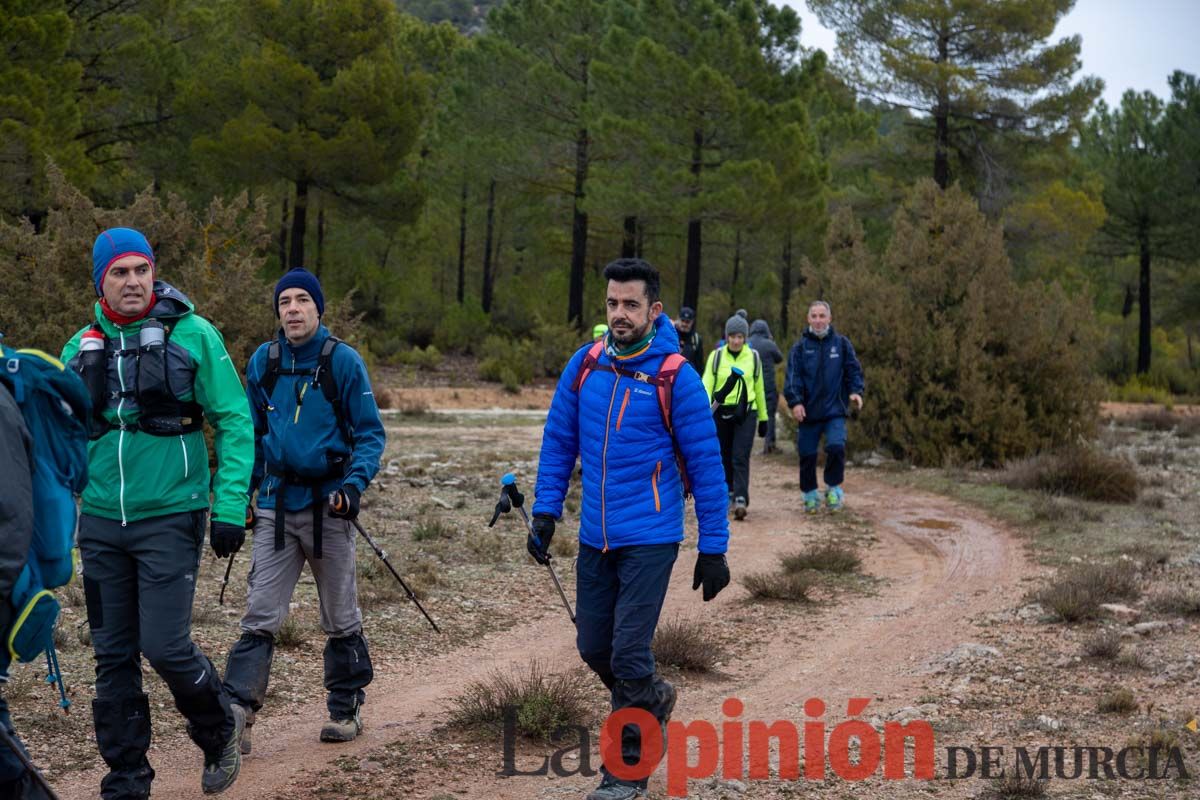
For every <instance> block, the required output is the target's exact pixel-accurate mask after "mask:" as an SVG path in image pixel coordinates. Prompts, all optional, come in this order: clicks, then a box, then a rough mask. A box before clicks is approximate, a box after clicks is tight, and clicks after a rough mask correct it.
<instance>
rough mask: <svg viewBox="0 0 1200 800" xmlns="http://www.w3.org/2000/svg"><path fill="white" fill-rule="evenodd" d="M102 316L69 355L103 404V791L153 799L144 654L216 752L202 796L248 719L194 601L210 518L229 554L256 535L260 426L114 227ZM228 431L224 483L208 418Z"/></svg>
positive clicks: (96, 273)
mask: <svg viewBox="0 0 1200 800" xmlns="http://www.w3.org/2000/svg"><path fill="white" fill-rule="evenodd" d="M92 280H93V283H94V285H95V289H96V294H97V295H98V297H99V300H98V301H97V303H96V309H95V318H96V321H95V322H94V323H93V324H91V325H88V326H87V327H85V328H83V329H82V330H80V331H79V332H78V333H76V334H75V336H73V337H72V338H71V341H69V342H68V343H67V345H66V347H65V348H64V349H63V354H62V360H63V361H65V362H68V364H69V365H70V366H71V368H73V369H76V370H78V371H79V373H80V374H81V375H82V377H83V380H84V383H85V384H86V385H87V386H88V390H89V393H90V394H91V396H92V400H93V405H94V407H95V408H94V412H95V414H94V418H93V420H92V426H93V431H92V436H93V441H92V443H91V445H90V446H89V447H88V473H89V476H90V481H89V483H88V486H87V489H86V490H85V491H84V493H83V507H82V515H81V517H80V522H79V536H78V539H79V550H80V555H81V556H82V558H83V589H84V595H85V598H86V601H87V611H88V624H89V626H90V627H91V635H92V647H93V649H94V650H95V655H96V699H95V700H93V701H92V714H93V717H94V722H95V728H96V743H97V745H98V746H99V749H100V755H101V756H102V757H103V758H104V761H105V763H107V764H108V767H109V773H108V775H107V776H105V777H104V779H103V780H102V781H101V784H100V796H101V797H103V798H105V799H106V800H116V799H117V798H122V799H124V798H145V797H149V796H150V783H151V781H152V780H153V778H154V770H153V769H152V768H151V766H150V763H149V761H148V760H147V759H146V750H147V748H149V746H150V706H149V701H148V699H147V697H146V695H145V693H144V692H143V691H142V671H141V656H142V655H143V654H144V655H145V656H146V658H147V660H149V662H150V665H151V666H152V667H154V670H155V671H156V672H158V674H159V675H160V676H161V677H162V679H163V680H164V681H165V682H166V684H167V686H168V687H169V688H170V689H171V693H172V694H173V695H174V697H175V706H176V708H178V709H179V711H180V712H181V713H182V714H183V715H184V717H186V718H187V721H188V724H187V730H188V734H189V735H190V736H191V738H192V741H194V742H195V743H196V745H197V746H198V747H199V748H200V749H201V750H202V751H203V753H204V771H203V773H202V776H201V788H202V789H203V791H204V792H205V793H206V794H215V793H217V792H222V791H224V790H225V789H227V788H229V786H231V785H232V784H233V782H234V780H236V778H237V774H238V770H239V768H240V766H241V753H240V749H239V739H240V737H241V732H242V727H243V724H244V722H245V720H244V717H243V716H242V714H241V713H240V711H241V709H240V708H237V707H235V706H233V705H231V703H230V698H229V695H228V693H227V692H226V691H225V689H224V688H223V686H222V684H221V678H220V674H219V673H218V672H217V670H215V669H214V668H213V665H212V662H210V661H209V660H208V658H207V657H206V656H205V655H204V654H203V653H202V652H201V651H200V649H199V648H198V647H196V645H195V644H194V643H193V642H192V639H191V622H192V600H193V597H194V595H195V588H196V575H197V570H198V568H199V564H200V556H201V553H202V551H203V545H204V529H205V523H206V517H207V515H208V511H209V508H210V500H209V494H210V491H211V494H212V500H211V509H212V524H211V530H210V534H209V536H210V542H211V544H212V548H213V551H214V552H215V553H216V554H217V555H218V556H220V557H222V558H223V557H226V556H229V555H232V554H233V553H235V552H237V550H238V548H240V547H241V545H242V542H243V541H244V539H245V535H246V533H245V524H246V490H247V488H248V486H249V484H250V470H251V467H252V466H253V463H254V429H253V427H252V425H251V422H250V410H249V407H248V405H247V402H246V395H245V393H244V392H243V390H242V384H241V380H240V379H239V377H238V374H237V370H236V368H235V367H234V365H233V361H232V360H231V359H230V357H229V354H228V353H227V352H226V350H225V343H224V340H223V339H222V338H221V334H220V332H218V331H217V329H216V328H214V327H213V325H212V323H210V322H209V321H208V320H206V319H204V318H203V317H200V316H198V315H197V314H196V313H195V312H194V310H193V307H192V304H191V302H190V301H189V300H188V299H187V297H185V296H184V295H183V294H182V293H181V292H180V291H179V290H178V289H176V288H175V287H173V286H170V285H169V284H166V283H163V282H162V281H156V280H155V264H154V252H153V250H152V249H151V248H150V244H149V242H147V241H146V238H145V237H144V236H143V235H142V234H141V233H139V232H137V231H134V230H131V229H129V228H111V229H109V230H106V231H104V232H103V233H101V234H100V236H99V237H97V239H96V244H95V246H94V247H93V249H92ZM205 419H207V420H208V422H209V424H211V425H212V427H213V429H214V431H215V432H216V437H215V443H216V461H217V469H216V473H215V475H210V473H209V468H208V463H209V460H208V448H207V446H206V444H205V441H204V430H203V429H204V421H205Z"/></svg>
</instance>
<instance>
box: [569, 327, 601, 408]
mask: <svg viewBox="0 0 1200 800" xmlns="http://www.w3.org/2000/svg"><path fill="white" fill-rule="evenodd" d="M603 352H604V340H603V339H601V340H600V341H598V342H594V343H593V344H592V346H591V347H589V348H588V351H587V355H585V356H584V357H583V363H582V364H580V365H579V372H576V373H575V382H574V383H573V384H572V385H571V391H573V392H575V393H576V394H579V390H580V389H582V388H583V382H584V381H586V380H587V379H588V376H589V375H591V374H592V372H593V371H594V370H595V369H596V365H597V364H598V363H600V354H601V353H603Z"/></svg>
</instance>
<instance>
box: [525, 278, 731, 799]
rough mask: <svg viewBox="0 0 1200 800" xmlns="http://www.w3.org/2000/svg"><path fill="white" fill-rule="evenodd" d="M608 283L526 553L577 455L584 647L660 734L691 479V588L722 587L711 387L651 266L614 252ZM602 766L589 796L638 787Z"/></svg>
mask: <svg viewBox="0 0 1200 800" xmlns="http://www.w3.org/2000/svg"><path fill="white" fill-rule="evenodd" d="M604 277H605V279H606V280H607V281H608V290H607V305H608V326H609V332H608V334H607V335H606V336H605V338H604V342H603V348H602V350H601V348H599V347H596V346H595V345H593V344H591V343H589V344H588V345H585V346H584V347H583V348H581V349H580V350H579V351H578V352H576V353H575V355H574V356H573V357H572V358H571V360H570V361H569V362H568V363H567V366H566V368H565V369H564V370H563V374H562V377H561V378H560V379H559V382H558V388H557V390H556V391H555V394H554V401H553V402H552V404H551V406H550V414H549V416H548V417H547V419H546V429H545V433H544V436H543V438H542V451H541V457H540V460H539V463H538V476H537V487H536V492H537V498H536V502H535V503H534V505H533V515H534V519H533V529H534V533H533V534H532V535H531V536H530V537H529V542H528V548H529V552H530V554H531V555H532V556H533V557H534V559H536V560H537V561H538V562H539V563H543V564H545V563H549V554H548V548H549V546H550V541H551V538H552V537H553V536H554V527H555V520H557V519H558V518H559V517H561V516H562V508H563V498H564V496H565V495H566V492H567V484H568V482H569V480H570V477H571V473H572V471H573V470H574V468H575V460H576V458H579V459H581V461H582V464H583V508H582V512H581V515H580V525H579V559H578V562H577V567H576V569H577V585H576V605H577V620H576V623H577V634H576V637H577V638H576V644H577V646H578V648H579V655H580V656H581V657H582V658H583V660H584V662H585V663H586V664H587V665H588V666H589V667H591V669H592V670H593V671H594V672H595V673H596V674H597V675H599V676H600V680H601V681H603V682H604V685H605V686H606V687H607V688H608V689H609V691H610V692H611V696H612V709H613V711H617V710H619V709H622V708H640V709H643V710H645V711H648V712H649V713H650V714H652V715H653V716H654V717H655V718H656V719H657V720H658V721H659V723H660V724H661V725H662V726H663V730H664V731H665V726H666V722H667V720H668V719H669V718H670V715H671V711H672V709H673V708H674V707H675V697H676V694H675V688H674V687H673V686H671V684H669V683H667V682H666V681H665V680H663V679H662V678H661V677H659V676H658V674H657V673H656V671H655V663H654V654H653V653H652V652H651V649H650V642H651V640H652V639H653V638H654V629H655V628H656V627H657V625H658V616H659V613H660V611H661V610H662V605H663V601H664V599H665V598H666V593H667V585H668V583H669V581H670V578H671V569H672V567H673V566H674V564H675V558H676V556H677V555H678V553H679V543H680V542H681V541H682V540H683V520H684V492H685V485H690V487H691V491H692V494H693V495H694V496H695V498H696V516H697V519H698V520H699V524H700V539H699V544H698V550H699V554H698V556H697V559H696V567H695V571H694V573H693V582H692V583H693V585H692V588H693V589H697V588H699V587H700V586H703V587H704V592H703V597H704V599H705V600H706V601H707V600H711V599H713V598H714V597H716V596H717V593H718V592H720V591H721V589H723V588H724V587H725V586H726V585H727V584H728V583H729V566H728V564H727V563H726V561H725V550H726V547H727V545H728V542H729V523H728V519H727V514H728V510H729V509H728V503H729V500H728V497H727V494H726V490H725V473H724V469H723V468H722V466H721V450H720V446H719V445H718V443H717V431H716V427H715V425H714V423H713V420H712V415H711V414H710V413H709V404H708V395H707V393H706V392H705V391H704V386H703V385H702V384H701V382H700V376H699V375H697V374H696V371H695V370H694V369H693V368H692V367H691V366H690V365H689V364H687V363H686V362H685V361H684V360H683V359H682V358H681V357H680V356H679V355H678V353H679V339H678V338H677V337H676V334H675V328H674V326H673V325H672V324H671V321H670V320H669V319H667V317H666V315H665V314H663V313H662V303H661V302H660V301H659V277H658V272H657V271H656V270H655V269H654V268H653V267H651V266H650V265H649V264H648V263H646V262H645V261H642V260H641V259H620V260H618V261H614V262H612V263H611V264H609V265H608V266H607V267H606V268H605V269H604ZM664 364H667V365H669V366H668V368H667V369H664ZM670 369H678V372H676V373H675V377H674V380H673V382H672V384H671V387H670V389H671V391H670V398H671V399H670V404H669V407H664V404H663V399H662V398H663V393H662V392H661V391H660V389H659V386H658V384H657V383H656V380H657V378H658V376H659V373H660V371H663V373H664V374H666V373H667V372H668V371H669V370H670ZM664 416H667V417H668V418H669V420H670V423H671V425H670V429H668V427H667V425H666V419H665V418H664ZM681 470H682V471H683V472H686V480H687V484H685V476H684V475H683V474H682V472H681ZM621 753H622V759H623V761H624V762H625V763H626V764H634V763H638V761H639V758H640V754H641V735H640V732H639V730H638V728H637V727H636V726H634V725H626V726H625V728H624V730H623V731H622V736H621ZM602 773H603V780H602V781H601V783H600V786H599V787H598V788H597V789H596V790H595V791H593V792H591V793H590V794H588V796H587V798H588V800H630V799H631V798H634V797H638V796H641V795H642V794H644V793H645V789H646V780H645V779H643V780H637V781H633V780H622V779H619V778H618V777H616V776H615V775H613V774H612V772H611V771H610V770H609V769H608V767H607V765H606V766H605V767H604V768H602Z"/></svg>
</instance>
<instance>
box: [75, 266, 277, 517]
mask: <svg viewBox="0 0 1200 800" xmlns="http://www.w3.org/2000/svg"><path fill="white" fill-rule="evenodd" d="M154 295H155V303H154V308H153V309H152V310H151V311H150V314H149V316H151V317H156V318H157V319H159V320H160V321H161V322H162V323H163V325H164V326H165V327H167V328H169V329H170V335H169V337H168V339H167V347H168V354H167V358H168V361H167V363H168V371H169V373H170V376H169V377H170V385H171V387H172V389H173V391H175V394H176V397H178V399H180V400H184V401H194V402H196V403H198V404H199V405H200V407H201V408H203V409H204V415H205V417H206V418H207V419H208V422H209V424H210V425H212V427H213V430H214V431H215V433H216V436H215V444H216V456H217V471H216V474H215V475H210V473H209V468H208V448H207V447H206V445H205V442H204V431H203V430H196V431H192V432H190V433H184V434H182V435H179V436H154V435H151V434H149V433H146V432H144V431H132V430H127V429H123V428H122V426H123V425H124V426H128V425H130V424H131V423H134V422H136V421H137V419H138V416H139V411H138V410H137V406H136V401H134V400H132V399H131V398H128V397H122V396H114V395H115V393H110V402H108V403H107V404H106V406H105V408H104V410H103V412H102V413H103V415H104V418H105V419H106V420H107V421H108V422H109V423H110V424H111V425H112V426H113V427H112V428H111V429H110V430H109V431H108V432H107V433H105V434H104V435H103V436H101V437H100V438H99V439H96V440H94V441H92V442H91V443H90V444H89V445H88V476H89V481H88V485H87V488H86V489H85V490H84V492H83V508H82V510H83V513H85V514H91V515H93V516H97V517H104V518H106V519H114V520H120V521H121V522H135V521H137V520H142V519H148V518H150V517H160V516H163V515H166V514H175V513H179V512H183V511H195V510H198V509H203V508H209V505H210V503H209V493H210V491H211V494H212V502H211V507H212V517H213V519H215V520H220V521H221V522H229V523H233V524H237V525H241V524H243V523H244V522H245V514H246V490H247V489H248V488H249V486H250V471H251V469H252V468H253V466H254V427H253V424H252V423H251V421H250V407H249V405H248V403H247V401H246V392H245V390H244V389H243V388H242V382H241V379H240V378H239V377H238V372H237V368H236V367H234V365H233V360H232V359H231V358H230V357H229V353H228V352H227V351H226V350H225V340H224V338H222V336H221V333H220V331H218V330H217V329H216V328H215V327H214V326H213V324H212V323H211V322H209V321H208V320H206V319H204V318H203V317H201V316H199V315H197V314H196V313H195V310H194V307H193V306H192V303H191V301H190V300H188V298H187V297H185V296H184V295H183V293H182V292H180V291H179V290H178V289H175V288H174V287H172V286H170V285H168V284H166V283H163V282H162V281H156V282H155V284H154ZM95 315H96V322H97V323H98V324H99V326H100V329H101V330H102V331H103V332H104V335H105V336H106V337H108V338H109V339H111V340H112V342H113V345H114V346H115V350H116V354H115V355H114V356H113V357H111V358H110V360H109V363H108V365H107V370H106V372H107V375H108V382H109V385H110V386H118V385H119V387H120V390H121V393H125V392H129V391H131V390H132V389H133V388H134V384H135V382H136V380H137V358H136V356H134V355H132V354H129V353H127V352H126V351H132V350H136V348H137V347H138V336H139V333H140V331H141V327H142V321H141V320H139V321H137V322H133V323H130V324H128V325H117V324H116V323H114V322H113V321H112V320H110V319H109V318H108V317H106V316H104V313H103V312H102V311H101V310H100V304H99V303H97V304H96V307H95ZM90 327H91V326H90V325H89V326H87V327H85V328H82V329H80V330H79V332H77V333H76V334H75V335H74V336H72V337H71V341H69V342H67V345H66V347H64V348H63V352H62V360H63V361H64V362H68V363H69V364H70V365H71V366H72V368H76V369H77V368H78V361H73V359H75V358H76V355H77V354H78V352H79V340H80V337H81V336H82V335H83V334H84V332H85V331H87V330H88V328H90Z"/></svg>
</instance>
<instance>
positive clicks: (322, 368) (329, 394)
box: [256, 336, 354, 444]
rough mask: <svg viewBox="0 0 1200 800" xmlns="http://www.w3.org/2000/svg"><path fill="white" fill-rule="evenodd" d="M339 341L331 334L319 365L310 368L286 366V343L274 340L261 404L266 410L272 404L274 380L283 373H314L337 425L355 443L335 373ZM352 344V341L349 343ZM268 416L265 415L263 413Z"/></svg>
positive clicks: (348, 439) (320, 356) (270, 349)
mask: <svg viewBox="0 0 1200 800" xmlns="http://www.w3.org/2000/svg"><path fill="white" fill-rule="evenodd" d="M339 344H345V343H344V342H343V341H342V340H341V339H339V338H337V337H336V336H330V337H329V338H328V339H326V340H325V343H324V344H322V345H321V353H320V355H318V356H317V366H316V367H315V368H314V367H309V368H308V369H294V368H290V369H284V368H283V347H282V346H281V345H280V344H279V339H274V340H272V341H271V343H270V345H268V347H267V369H266V371H265V372H264V373H263V376H262V379H261V380H260V381H259V382H258V385H259V386H261V387H262V390H263V394H264V395H266V397H267V400H266V402H265V403H264V404H263V406H262V411H263V412H266V411H268V410H270V408H271V395H272V394H274V392H275V384H276V383H278V382H279V376H280V375H306V376H307V375H311V376H312V385H313V388H320V390H321V394H323V395H325V400H326V401H328V403H329V405H330V406H332V407H333V415H334V418H335V419H337V424H338V429H339V430H341V432H342V436H344V437H345V439H346V444H353V442H354V439H353V438H351V436H350V429H349V427H348V426H347V424H346V415H345V413H344V412H343V411H342V396H341V393H340V392H339V391H338V385H337V379H336V378H335V377H334V374H333V351H334V350H336V349H337V346H338V345H339ZM347 346H349V345H347ZM264 417H265V415H264ZM256 433H258V435H260V436H262V435H265V434H266V431H265V430H260V431H256Z"/></svg>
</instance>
